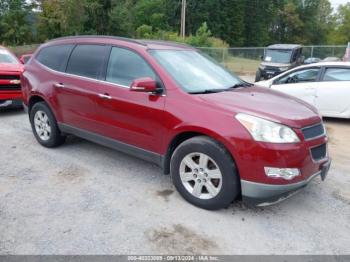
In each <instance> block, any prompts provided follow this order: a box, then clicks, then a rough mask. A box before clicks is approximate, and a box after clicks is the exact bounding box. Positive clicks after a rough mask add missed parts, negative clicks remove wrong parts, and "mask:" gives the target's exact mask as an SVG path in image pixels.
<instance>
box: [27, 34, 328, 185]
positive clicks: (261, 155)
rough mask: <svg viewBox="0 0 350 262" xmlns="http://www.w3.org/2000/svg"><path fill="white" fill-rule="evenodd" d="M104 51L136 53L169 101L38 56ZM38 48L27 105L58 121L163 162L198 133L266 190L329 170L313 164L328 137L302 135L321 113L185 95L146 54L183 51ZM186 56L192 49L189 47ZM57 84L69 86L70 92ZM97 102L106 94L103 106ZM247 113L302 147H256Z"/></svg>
mask: <svg viewBox="0 0 350 262" xmlns="http://www.w3.org/2000/svg"><path fill="white" fill-rule="evenodd" d="M63 43H64V44H71V43H80V44H81V43H100V44H106V45H112V46H120V47H126V48H129V49H132V50H133V51H135V52H137V53H138V54H140V55H141V56H142V57H143V58H144V59H145V60H146V61H147V62H148V63H149V64H150V65H151V67H152V68H153V70H154V71H155V72H156V73H157V74H158V76H159V78H160V79H161V81H162V83H163V85H164V88H165V92H164V95H162V96H160V95H150V94H148V93H143V92H132V91H130V90H129V89H128V88H125V87H122V86H118V85H116V84H111V83H107V82H105V81H98V80H93V79H88V78H83V77H78V76H71V75H68V74H65V73H60V72H55V71H53V70H50V69H48V68H46V67H45V66H43V65H41V64H40V63H39V62H37V61H36V59H35V56H36V55H37V53H38V52H40V49H41V48H43V47H45V46H49V45H54V44H63ZM43 47H41V48H39V49H38V50H37V52H36V53H35V54H34V59H31V60H30V61H29V63H28V64H27V65H26V69H25V72H24V73H23V76H22V84H23V87H22V89H23V94H24V100H25V103H26V104H27V105H28V104H29V101H30V98H31V97H33V96H40V97H42V98H43V99H44V100H45V101H46V102H47V103H48V104H49V106H50V107H51V108H52V110H53V112H54V114H55V116H56V118H57V121H58V122H60V123H65V124H68V125H71V126H74V127H77V128H81V129H84V130H88V131H91V132H94V133H97V134H100V135H103V136H106V137H109V138H112V139H116V140H118V141H121V142H123V143H126V144H130V145H133V146H136V147H139V148H142V149H144V150H147V151H151V152H154V153H156V154H160V155H165V154H166V152H167V150H168V148H169V145H170V144H171V141H172V140H173V139H174V138H175V137H176V136H177V135H179V134H181V133H184V132H197V133H200V134H204V135H207V136H210V137H212V138H214V139H216V140H218V141H220V142H221V143H222V144H223V145H224V146H225V147H226V149H227V150H228V151H229V152H230V153H231V155H232V157H233V159H234V160H235V162H236V165H237V167H238V171H239V175H240V178H241V179H244V180H247V181H253V182H258V183H265V184H288V183H295V182H298V181H301V180H305V179H306V178H308V177H309V176H311V175H313V174H315V173H316V172H318V171H319V170H320V168H321V165H322V164H323V163H324V162H326V161H327V160H328V158H327V159H325V160H324V161H323V162H320V163H315V162H313V160H312V158H311V155H310V148H311V147H314V146H318V145H321V144H323V143H326V142H327V137H326V136H323V137H320V138H318V139H315V140H312V141H305V140H304V138H303V135H302V133H301V128H303V127H306V126H310V125H313V124H316V123H319V122H321V119H320V117H319V115H318V113H317V111H316V109H315V108H314V107H312V106H310V105H308V104H306V103H304V102H302V101H300V100H297V99H295V98H292V97H290V96H287V95H284V94H282V93H279V92H276V91H272V90H269V89H262V88H258V87H249V88H241V89H236V90H233V91H228V92H221V93H214V94H202V95H191V94H188V93H186V92H184V91H183V90H182V89H181V88H180V87H179V86H178V85H177V84H176V83H175V81H174V80H173V79H172V78H171V77H170V75H169V74H168V73H167V72H166V71H165V70H164V69H163V68H162V67H161V66H160V65H159V64H158V63H157V62H156V61H155V59H154V58H153V57H152V56H151V55H150V54H149V53H148V50H149V49H181V50H182V49H187V47H179V46H177V45H174V46H172V45H170V44H169V45H163V44H157V43H154V44H148V45H147V46H144V45H140V44H137V43H133V42H128V41H122V40H116V39H112V38H102V39H100V38H93V37H91V38H84V39H79V38H78V39H62V40H56V41H53V42H51V43H48V44H45V45H44V46H43ZM188 49H191V48H190V47H188ZM55 83H62V84H64V85H65V88H64V89H60V88H57V87H55ZM98 94H108V95H109V96H110V97H111V100H105V99H103V98H101V97H99V95H98ZM237 113H247V114H251V115H255V116H260V117H263V118H265V119H270V120H273V121H275V122H280V123H282V124H284V125H287V126H290V127H292V128H293V129H294V130H295V132H296V133H297V135H298V136H299V138H300V142H299V143H296V144H271V143H262V142H256V141H254V140H253V138H252V137H251V135H250V134H249V132H248V131H247V130H246V129H245V128H244V127H243V126H242V124H241V123H239V122H238V121H237V120H236V119H235V117H234V116H235V115H236V114H237ZM264 167H281V168H299V169H300V170H301V176H299V177H296V178H294V179H293V180H291V181H287V180H283V179H273V178H269V177H267V176H266V175H265V173H264Z"/></svg>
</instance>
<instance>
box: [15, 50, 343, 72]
mask: <svg viewBox="0 0 350 262" xmlns="http://www.w3.org/2000/svg"><path fill="white" fill-rule="evenodd" d="M38 46H39V45H26V46H17V47H12V48H11V49H12V50H13V52H14V53H15V54H16V55H18V56H20V55H22V54H26V53H32V52H34V51H35V49H36V48H37V47H38ZM198 49H199V50H201V51H202V52H203V53H205V54H207V55H209V56H211V57H213V58H214V59H215V60H217V61H218V62H220V63H222V64H223V65H224V66H226V67H227V68H228V69H229V70H231V71H233V72H235V73H237V74H239V75H254V74H255V72H256V70H257V69H258V67H259V64H260V62H261V58H260V57H261V56H262V55H264V52H265V49H266V48H265V47H237V48H211V47H200V48H198ZM345 50H346V46H345V45H344V46H338V45H333V46H304V47H303V56H304V57H305V59H307V58H309V57H317V58H320V59H324V58H326V57H338V58H339V59H342V57H343V56H344V54H345Z"/></svg>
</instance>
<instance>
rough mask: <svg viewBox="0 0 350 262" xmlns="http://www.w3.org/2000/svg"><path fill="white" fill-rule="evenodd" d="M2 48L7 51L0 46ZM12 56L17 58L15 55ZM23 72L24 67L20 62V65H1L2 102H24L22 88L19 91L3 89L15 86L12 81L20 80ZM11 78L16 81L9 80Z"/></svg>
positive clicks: (0, 97) (0, 91)
mask: <svg viewBox="0 0 350 262" xmlns="http://www.w3.org/2000/svg"><path fill="white" fill-rule="evenodd" d="M0 48H1V49H6V48H4V47H2V46H0ZM6 51H8V52H9V53H11V51H9V50H8V49H6ZM11 54H12V53H11ZM12 55H13V57H15V58H16V56H15V55H14V54H12ZM16 59H17V58H16ZM17 60H18V59H17ZM22 72H23V65H22V64H21V63H20V62H19V60H18V64H10V63H0V100H22V91H21V89H20V88H19V89H18V90H8V89H6V88H1V87H2V86H3V87H4V86H8V85H13V82H12V81H13V80H19V79H20V75H21V73H22ZM5 76H6V77H5ZM9 76H11V77H14V78H15V79H7V77H9Z"/></svg>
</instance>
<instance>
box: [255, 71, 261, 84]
mask: <svg viewBox="0 0 350 262" xmlns="http://www.w3.org/2000/svg"><path fill="white" fill-rule="evenodd" d="M260 80H261V71H260V70H258V71H256V74H255V82H259V81H260Z"/></svg>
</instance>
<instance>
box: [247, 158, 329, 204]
mask: <svg viewBox="0 0 350 262" xmlns="http://www.w3.org/2000/svg"><path fill="white" fill-rule="evenodd" d="M330 165H331V160H328V161H327V162H326V163H324V164H323V165H322V167H321V169H320V170H319V171H318V172H316V173H315V174H313V175H311V176H310V177H309V178H307V179H305V180H302V181H299V182H297V183H293V184H284V185H272V184H263V183H255V182H251V181H247V180H241V186H242V199H243V202H245V203H247V204H248V205H253V206H268V205H272V204H276V203H279V202H281V201H283V200H285V199H287V198H289V197H291V196H293V195H294V194H296V193H297V192H299V191H300V190H301V189H302V188H304V187H306V186H307V185H308V184H309V183H310V182H311V181H312V180H313V179H314V178H316V177H318V176H320V177H321V179H322V181H323V180H324V179H325V178H326V176H327V173H328V171H329V168H330Z"/></svg>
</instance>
